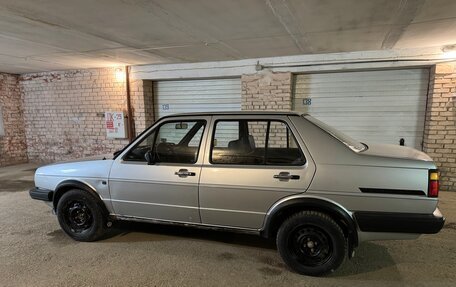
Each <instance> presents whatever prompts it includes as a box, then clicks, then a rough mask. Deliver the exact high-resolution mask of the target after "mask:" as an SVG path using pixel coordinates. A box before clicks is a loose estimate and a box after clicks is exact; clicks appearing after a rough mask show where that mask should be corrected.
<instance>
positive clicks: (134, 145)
mask: <svg viewBox="0 0 456 287" xmlns="http://www.w3.org/2000/svg"><path fill="white" fill-rule="evenodd" d="M35 185H36V187H35V188H34V189H32V190H31V191H30V195H31V197H32V198H34V199H38V200H43V201H45V202H47V203H48V204H49V205H50V206H51V207H52V208H53V210H54V211H55V213H56V215H57V218H58V221H59V223H60V226H61V227H62V229H63V230H64V231H65V232H66V233H67V234H68V235H69V236H71V237H72V238H74V239H75V240H78V241H94V240H97V239H100V238H101V236H102V235H103V234H104V231H105V230H106V228H109V227H110V226H111V225H112V222H113V221H114V220H131V221H144V222H151V223H165V224H166V223H168V224H182V225H186V226H194V227H199V228H209V229H224V230H232V231H237V232H246V233H254V234H258V235H261V236H264V237H268V238H271V237H272V238H275V239H276V241H277V248H278V251H279V253H280V255H281V257H282V258H283V260H284V261H285V263H286V264H287V265H288V266H289V267H290V268H291V269H293V270H295V271H296V272H298V273H301V274H306V275H313V276H318V275H324V274H327V273H330V272H332V271H334V270H335V269H336V268H337V267H339V266H340V264H342V262H343V261H344V259H345V258H346V257H349V258H351V257H352V256H353V255H354V250H355V248H356V247H357V246H358V244H359V243H360V242H363V241H367V240H380V239H381V240H383V239H413V238H417V237H418V236H419V235H420V234H430V233H437V232H439V231H440V229H441V228H442V227H443V224H444V221H445V219H444V218H443V216H442V214H441V213H440V211H439V209H438V208H437V204H438V193H439V175H438V172H437V169H436V166H435V164H434V162H433V161H432V159H431V158H430V157H429V156H427V155H426V154H425V153H423V152H421V151H418V150H415V149H412V148H408V147H403V146H394V145H376V144H365V143H361V142H358V141H356V140H353V139H351V138H350V137H348V136H346V135H344V134H342V133H340V132H339V131H337V130H334V129H333V128H331V127H329V126H327V125H325V124H324V123H322V122H320V121H318V120H317V119H315V118H312V117H310V116H308V115H301V114H297V113H292V112H235V113H234V112H233V113H227V112H225V113H193V114H180V115H173V116H168V117H164V118H161V119H160V120H159V121H157V122H156V123H155V124H154V125H153V126H151V127H150V128H148V129H146V130H145V131H144V132H143V133H142V134H140V135H139V136H138V137H137V138H136V139H135V140H134V141H133V142H131V143H130V144H129V145H127V146H126V147H125V148H124V149H123V150H121V151H118V152H116V153H115V155H114V157H112V158H106V157H104V158H101V157H100V158H99V159H92V160H80V161H76V162H66V163H58V164H53V165H48V166H44V167H41V168H39V169H38V170H37V171H36V174H35Z"/></svg>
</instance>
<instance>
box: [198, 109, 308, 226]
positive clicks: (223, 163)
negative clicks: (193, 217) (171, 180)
mask: <svg viewBox="0 0 456 287" xmlns="http://www.w3.org/2000/svg"><path fill="white" fill-rule="evenodd" d="M210 135H211V138H209V139H208V142H207V144H206V154H207V156H206V157H205V162H204V165H203V169H202V172H201V180H200V193H199V198H200V214H201V220H202V223H203V224H210V225H220V226H230V227H240V228H246V229H260V228H261V227H262V225H263V221H264V218H265V215H266V212H267V211H268V209H269V208H270V207H271V206H272V205H273V204H274V203H275V202H276V201H278V200H279V199H281V198H283V197H286V196H289V195H292V194H296V193H301V192H304V191H306V189H307V188H308V186H309V185H310V182H311V179H312V177H313V175H314V173H315V164H314V163H313V161H312V160H311V157H310V155H309V153H308V151H307V150H306V148H305V146H304V144H303V143H302V141H301V140H300V138H299V137H298V133H297V132H296V130H295V128H294V127H293V125H292V123H291V121H289V119H288V117H287V116H280V115H272V116H271V115H267V116H261V115H257V116H228V115H223V116H222V115H221V116H214V117H213V124H212V127H211V130H210Z"/></svg>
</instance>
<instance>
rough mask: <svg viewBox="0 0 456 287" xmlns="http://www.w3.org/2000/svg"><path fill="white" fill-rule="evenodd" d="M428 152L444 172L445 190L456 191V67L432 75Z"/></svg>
mask: <svg viewBox="0 0 456 287" xmlns="http://www.w3.org/2000/svg"><path fill="white" fill-rule="evenodd" d="M424 151H425V152H426V153H427V154H429V155H430V156H431V157H432V158H433V159H434V161H435V162H436V164H437V166H438V168H439V170H440V184H441V190H452V191H456V63H450V64H439V65H437V66H435V67H434V68H433V69H432V71H431V80H430V85H429V93H428V104H427V112H426V126H425V131H424Z"/></svg>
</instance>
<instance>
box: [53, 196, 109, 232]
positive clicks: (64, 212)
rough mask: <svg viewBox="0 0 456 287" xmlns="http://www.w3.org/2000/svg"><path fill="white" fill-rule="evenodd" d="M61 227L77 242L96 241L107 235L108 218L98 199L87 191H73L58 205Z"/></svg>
mask: <svg viewBox="0 0 456 287" xmlns="http://www.w3.org/2000/svg"><path fill="white" fill-rule="evenodd" d="M57 218H58V220H59V224H60V227H61V228H62V229H63V231H65V233H66V234H68V235H69V236H70V237H71V238H73V239H75V240H77V241H95V240H98V239H100V238H101V237H102V236H103V235H104V233H105V226H106V217H105V215H104V214H103V211H102V209H101V207H100V206H99V204H98V199H97V198H96V197H95V196H94V195H92V194H90V193H89V192H87V191H84V190H79V189H73V190H70V191H68V192H66V193H64V194H63V196H62V197H61V198H60V200H59V202H58V204H57Z"/></svg>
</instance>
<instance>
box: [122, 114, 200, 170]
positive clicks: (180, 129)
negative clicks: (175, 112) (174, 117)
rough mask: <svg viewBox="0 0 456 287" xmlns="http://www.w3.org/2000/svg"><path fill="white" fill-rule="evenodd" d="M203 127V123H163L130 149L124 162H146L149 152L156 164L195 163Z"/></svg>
mask: <svg viewBox="0 0 456 287" xmlns="http://www.w3.org/2000/svg"><path fill="white" fill-rule="evenodd" d="M204 127H205V121H180V122H176V121H173V122H167V123H164V124H162V125H161V126H160V127H159V128H158V130H154V131H153V132H152V133H150V134H149V135H148V136H146V137H145V138H144V139H143V140H142V141H141V142H139V143H138V144H137V145H136V146H135V147H134V148H132V149H131V150H130V151H129V152H128V154H127V155H126V156H125V157H124V160H127V161H146V159H145V154H146V153H147V152H148V151H150V152H152V153H154V158H155V161H156V162H163V163H188V164H192V163H195V162H196V161H197V160H198V151H199V147H200V144H201V139H202V136H203V131H204Z"/></svg>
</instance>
